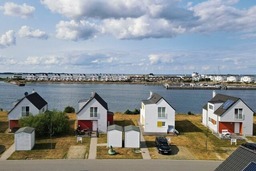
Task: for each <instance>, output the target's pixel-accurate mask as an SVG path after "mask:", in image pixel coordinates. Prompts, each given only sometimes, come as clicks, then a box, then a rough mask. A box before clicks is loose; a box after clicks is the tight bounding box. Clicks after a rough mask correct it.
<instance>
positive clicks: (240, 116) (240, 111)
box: [234, 108, 243, 119]
mask: <svg viewBox="0 0 256 171" xmlns="http://www.w3.org/2000/svg"><path fill="white" fill-rule="evenodd" d="M234 114H235V119H243V108H235V111H234Z"/></svg>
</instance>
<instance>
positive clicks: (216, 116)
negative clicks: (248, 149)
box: [202, 92, 254, 136]
mask: <svg viewBox="0 0 256 171" xmlns="http://www.w3.org/2000/svg"><path fill="white" fill-rule="evenodd" d="M253 114H254V111H253V110H252V109H251V108H250V107H249V106H248V105H247V104H246V103H245V102H244V101H243V100H242V99H240V98H237V97H233V96H228V95H223V94H215V92H214V93H213V98H212V99H211V100H209V101H208V102H207V104H205V105H204V107H203V111H202V123H203V125H205V126H206V127H208V128H209V129H211V130H212V131H213V132H215V133H219V134H221V133H222V131H223V130H228V132H230V133H237V134H241V135H246V136H252V135H253Z"/></svg>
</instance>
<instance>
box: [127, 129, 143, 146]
mask: <svg viewBox="0 0 256 171" xmlns="http://www.w3.org/2000/svg"><path fill="white" fill-rule="evenodd" d="M124 145H125V147H126V148H140V133H139V132H137V131H132V130H131V131H127V132H125V142H124Z"/></svg>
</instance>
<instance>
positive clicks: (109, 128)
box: [108, 124, 123, 132]
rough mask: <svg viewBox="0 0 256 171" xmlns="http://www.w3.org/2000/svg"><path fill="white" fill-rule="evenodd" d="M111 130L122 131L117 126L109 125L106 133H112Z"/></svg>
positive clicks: (121, 128)
mask: <svg viewBox="0 0 256 171" xmlns="http://www.w3.org/2000/svg"><path fill="white" fill-rule="evenodd" d="M113 130H117V131H121V132H122V131H123V127H121V126H119V125H116V124H114V125H110V126H108V131H113Z"/></svg>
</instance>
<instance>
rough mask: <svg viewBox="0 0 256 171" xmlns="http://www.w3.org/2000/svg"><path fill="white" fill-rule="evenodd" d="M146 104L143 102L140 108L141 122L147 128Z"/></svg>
mask: <svg viewBox="0 0 256 171" xmlns="http://www.w3.org/2000/svg"><path fill="white" fill-rule="evenodd" d="M145 110H146V109H145V105H144V104H143V103H141V108H140V124H141V126H142V127H143V129H145Z"/></svg>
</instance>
